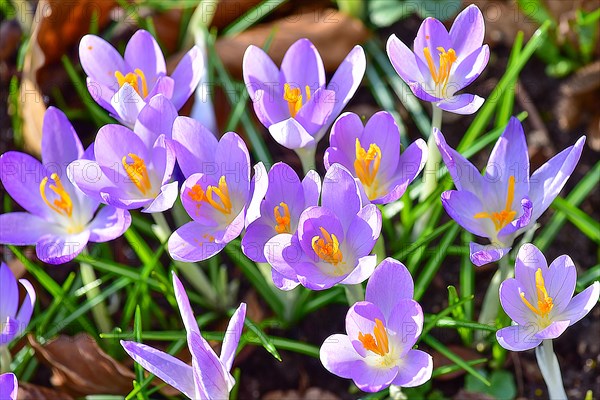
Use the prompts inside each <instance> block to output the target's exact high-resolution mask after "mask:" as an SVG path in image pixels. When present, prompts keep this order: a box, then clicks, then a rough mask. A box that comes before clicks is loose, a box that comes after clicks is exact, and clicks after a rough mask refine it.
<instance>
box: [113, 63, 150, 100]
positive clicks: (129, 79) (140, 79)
mask: <svg viewBox="0 0 600 400" xmlns="http://www.w3.org/2000/svg"><path fill="white" fill-rule="evenodd" d="M115 78H117V82H118V83H119V89H120V88H122V87H123V85H124V84H126V83H129V84H130V85H131V87H132V88H133V89H134V90H135V91H136V92H137V93H138V94H139V95H140V96H142V97H143V98H146V97H147V96H148V84H147V83H146V75H144V72H143V71H142V70H141V69H139V68H136V69H135V71H134V72H128V73H127V75H123V73H122V72H121V71H115ZM140 83H141V86H142V91H141V92H140V85H139V84H140Z"/></svg>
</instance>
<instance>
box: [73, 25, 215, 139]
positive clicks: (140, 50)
mask: <svg viewBox="0 0 600 400" xmlns="http://www.w3.org/2000/svg"><path fill="white" fill-rule="evenodd" d="M79 59H80V61H81V66H82V68H83V70H84V71H85V73H86V74H87V75H88V78H87V86H88V90H89V92H90V94H91V95H92V97H93V98H94V100H96V102H97V103H98V104H100V105H101V106H102V107H103V108H105V109H106V110H107V111H109V112H110V113H111V115H112V116H114V117H115V118H117V119H118V120H119V121H120V122H122V123H123V124H124V125H127V126H129V127H131V128H132V127H133V126H134V124H135V122H136V120H137V116H138V114H139V113H140V111H141V110H142V109H143V108H144V106H145V105H146V103H147V102H148V101H149V100H150V99H151V98H152V97H154V96H155V95H157V94H162V95H164V96H165V97H167V98H168V99H169V100H171V102H172V103H173V105H174V106H175V109H176V110H179V109H180V108H181V107H183V105H184V103H185V102H186V100H187V99H188V98H189V97H190V95H191V94H192V93H193V92H194V90H195V89H196V86H198V82H199V81H200V77H201V76H202V71H203V69H204V60H203V59H202V53H201V51H200V49H199V48H198V47H196V46H194V47H193V48H192V49H191V50H190V51H188V52H187V53H186V54H185V55H184V56H183V58H182V59H181V61H180V62H179V64H178V65H177V67H176V68H175V70H174V71H173V74H172V75H171V76H167V68H166V64H165V57H164V55H163V53H162V51H161V49H160V47H159V45H158V43H157V42H156V40H155V39H154V38H153V37H152V35H151V34H150V33H148V32H147V31H145V30H143V29H140V30H138V31H137V32H136V33H135V34H134V35H133V36H132V37H131V39H130V40H129V42H128V43H127V46H126V47H125V56H124V57H121V55H120V54H119V52H118V51H117V50H116V49H115V48H114V47H113V46H112V45H111V44H110V43H108V42H107V41H106V40H104V39H102V38H101V37H98V36H95V35H85V36H84V37H83V38H82V39H81V42H80V43H79Z"/></svg>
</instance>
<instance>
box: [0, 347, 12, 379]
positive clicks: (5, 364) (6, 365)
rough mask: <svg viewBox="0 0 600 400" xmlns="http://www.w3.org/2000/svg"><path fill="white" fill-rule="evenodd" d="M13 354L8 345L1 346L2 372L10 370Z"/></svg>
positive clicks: (0, 366)
mask: <svg viewBox="0 0 600 400" xmlns="http://www.w3.org/2000/svg"><path fill="white" fill-rule="evenodd" d="M11 362H12V356H11V355H10V351H9V350H8V346H0V374H4V373H6V372H10V363H11Z"/></svg>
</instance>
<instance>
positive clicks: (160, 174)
mask: <svg viewBox="0 0 600 400" xmlns="http://www.w3.org/2000/svg"><path fill="white" fill-rule="evenodd" d="M175 117H177V110H175V108H174V107H173V105H172V104H171V102H170V101H169V100H168V99H167V98H166V97H164V96H163V95H157V96H155V97H153V98H152V99H151V100H150V101H149V102H148V104H147V105H146V106H145V107H144V109H143V110H142V111H141V112H140V114H139V117H138V120H137V121H136V123H135V127H134V130H133V131H131V130H130V129H129V128H126V127H124V126H121V125H116V124H109V125H104V126H103V127H102V128H100V130H99V131H98V135H97V136H96V141H95V142H94V146H93V147H92V148H91V149H90V150H89V152H90V153H91V152H92V151H93V156H91V155H90V158H93V160H89V159H88V160H78V161H76V162H75V163H73V164H72V165H71V166H70V167H69V173H71V174H72V175H71V179H72V180H73V181H74V182H75V184H76V185H77V186H78V187H79V189H81V190H82V191H83V192H84V193H86V194H87V195H88V196H90V197H92V198H94V199H96V200H98V201H100V202H104V203H106V204H109V205H112V206H115V207H118V208H122V209H136V208H140V207H144V209H143V210H142V211H143V212H147V213H153V212H161V211H165V210H168V209H169V208H171V207H172V206H173V203H174V202H175V200H176V199H177V182H170V180H171V175H172V173H173V168H174V166H175V151H174V149H173V147H172V144H171V131H172V127H173V121H175Z"/></svg>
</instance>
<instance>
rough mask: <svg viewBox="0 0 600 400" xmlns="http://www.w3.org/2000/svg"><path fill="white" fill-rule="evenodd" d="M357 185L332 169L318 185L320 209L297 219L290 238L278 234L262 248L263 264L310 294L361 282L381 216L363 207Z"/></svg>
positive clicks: (371, 206)
mask: <svg viewBox="0 0 600 400" xmlns="http://www.w3.org/2000/svg"><path fill="white" fill-rule="evenodd" d="M358 185H359V184H358V183H357V182H356V181H355V180H354V178H353V177H352V175H351V174H350V172H349V171H348V170H347V169H346V168H344V167H343V166H341V165H340V164H334V165H332V166H331V167H330V168H329V170H327V173H326V174H325V179H324V180H323V189H322V193H321V206H313V207H308V208H307V209H306V210H304V211H303V212H302V214H300V219H299V221H298V229H297V231H296V233H294V234H291V233H281V234H279V235H277V236H275V237H273V238H271V239H270V240H269V241H268V242H267V244H266V245H265V257H266V258H267V261H268V262H269V264H271V266H272V267H273V268H275V270H276V271H277V272H279V273H280V274H281V275H283V276H284V277H285V278H287V279H289V280H292V281H294V280H297V281H299V282H300V283H301V284H302V285H303V286H305V287H307V288H309V289H313V290H322V289H327V288H330V287H332V286H333V285H335V284H336V283H341V284H348V285H351V284H356V283H360V282H362V281H364V280H365V279H367V278H368V277H369V276H370V275H371V273H373V269H374V268H375V264H376V263H377V260H376V256H374V255H369V254H370V253H371V250H372V249H373V247H374V246H375V242H376V241H377V239H378V238H379V233H380V231H381V213H380V212H379V209H378V208H377V206H376V205H374V204H368V205H363V203H362V198H361V193H360V192H361V188H359V186H358ZM275 284H278V282H275ZM292 287H293V286H292ZM280 288H281V289H284V290H288V289H290V288H291V287H280Z"/></svg>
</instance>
